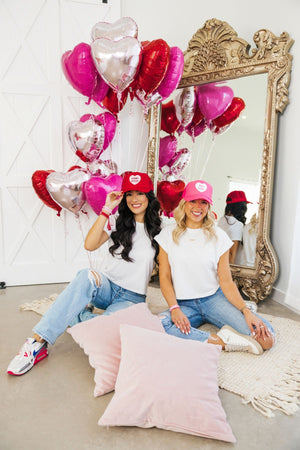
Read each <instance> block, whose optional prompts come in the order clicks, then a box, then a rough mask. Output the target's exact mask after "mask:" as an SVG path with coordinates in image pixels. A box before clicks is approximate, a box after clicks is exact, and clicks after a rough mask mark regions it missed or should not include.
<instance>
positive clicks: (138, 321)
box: [67, 303, 164, 397]
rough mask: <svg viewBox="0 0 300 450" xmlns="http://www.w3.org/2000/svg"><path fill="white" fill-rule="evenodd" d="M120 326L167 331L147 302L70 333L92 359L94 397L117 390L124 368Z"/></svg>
mask: <svg viewBox="0 0 300 450" xmlns="http://www.w3.org/2000/svg"><path fill="white" fill-rule="evenodd" d="M120 324H129V325H137V326H140V327H144V328H149V329H151V330H154V331H160V332H164V328H163V326H162V324H161V321H160V320H159V318H158V317H157V316H155V315H153V314H152V313H151V312H150V311H149V308H148V306H147V305H146V304H145V303H139V304H137V305H134V306H130V307H129V308H126V309H122V310H120V311H117V312H115V313H113V314H111V315H108V316H99V317H95V318H94V319H92V320H87V321H86V322H81V323H78V324H77V325H74V326H73V327H72V328H69V329H68V330H67V331H68V333H70V334H71V336H72V337H73V339H74V340H75V342H77V344H79V345H80V347H81V348H83V350H84V352H85V353H86V354H87V355H88V357H89V362H90V365H91V366H92V367H93V368H94V369H95V377H94V380H95V383H96V386H95V389H94V396H95V397H98V396H100V395H103V394H106V393H107V392H110V391H113V390H114V388H115V382H116V379H117V374H118V370H119V365H120V358H121V339H120Z"/></svg>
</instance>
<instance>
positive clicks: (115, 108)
mask: <svg viewBox="0 0 300 450" xmlns="http://www.w3.org/2000/svg"><path fill="white" fill-rule="evenodd" d="M128 89H129V88H128ZM128 89H125V90H124V91H123V92H121V96H120V94H117V92H115V91H114V90H113V89H112V88H109V89H108V92H107V94H106V96H105V97H104V99H103V100H102V106H103V108H105V109H108V111H110V112H111V113H113V114H114V115H115V116H117V115H118V114H119V112H120V111H121V109H123V107H124V105H125V103H126V100H127V96H128ZM118 95H119V97H118Z"/></svg>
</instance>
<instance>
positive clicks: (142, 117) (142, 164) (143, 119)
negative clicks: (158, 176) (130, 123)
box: [136, 110, 149, 171]
mask: <svg viewBox="0 0 300 450" xmlns="http://www.w3.org/2000/svg"><path fill="white" fill-rule="evenodd" d="M140 120H141V121H142V126H141V127H140V130H141V131H140V135H139V138H138V143H139V145H138V148H137V151H136V155H139V154H140V152H142V151H143V150H142V139H143V135H144V129H145V122H146V119H145V116H144V111H143V110H141V115H140ZM148 144H149V137H147V142H146V148H145V149H144V154H143V157H142V160H141V163H140V165H139V170H140V171H144V169H143V166H144V163H145V159H146V155H147V148H148ZM137 158H138V156H137ZM146 170H147V168H146Z"/></svg>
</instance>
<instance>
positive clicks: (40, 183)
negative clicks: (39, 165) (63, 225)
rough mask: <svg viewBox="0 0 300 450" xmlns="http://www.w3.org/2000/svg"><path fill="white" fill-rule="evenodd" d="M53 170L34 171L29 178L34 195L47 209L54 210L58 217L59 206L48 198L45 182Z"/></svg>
mask: <svg viewBox="0 0 300 450" xmlns="http://www.w3.org/2000/svg"><path fill="white" fill-rule="evenodd" d="M52 172H54V170H36V171H35V172H34V173H33V174H32V177H31V181H32V186H33V189H34V190H35V193H36V195H37V196H38V197H39V199H40V200H42V202H43V203H45V205H46V206H49V208H52V209H55V210H56V211H57V215H58V216H60V212H61V206H59V205H58V204H57V203H56V202H55V201H54V200H53V199H52V197H51V196H50V194H49V192H48V191H47V188H46V180H47V177H48V175H49V174H50V173H52Z"/></svg>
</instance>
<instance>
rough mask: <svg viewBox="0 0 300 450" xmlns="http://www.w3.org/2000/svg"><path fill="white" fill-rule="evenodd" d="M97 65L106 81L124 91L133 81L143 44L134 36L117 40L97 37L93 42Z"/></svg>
mask: <svg viewBox="0 0 300 450" xmlns="http://www.w3.org/2000/svg"><path fill="white" fill-rule="evenodd" d="M91 50H92V56H93V59H94V63H95V66H96V68H97V70H98V72H99V74H100V75H101V77H102V78H103V79H104V81H106V83H107V84H108V85H109V86H110V87H111V88H112V89H114V90H116V91H118V92H122V91H124V89H126V88H127V87H128V86H129V85H130V83H131V82H132V81H133V79H134V77H135V75H136V73H137V70H138V68H139V65H140V60H141V56H142V50H141V45H140V43H139V42H138V40H137V39H135V38H133V37H124V38H122V39H120V40H119V41H117V42H114V41H111V40H110V39H105V38H100V39H96V40H95V41H94V42H92V44H91Z"/></svg>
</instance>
